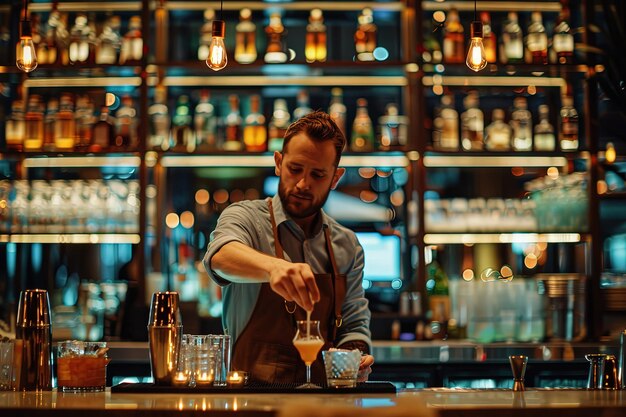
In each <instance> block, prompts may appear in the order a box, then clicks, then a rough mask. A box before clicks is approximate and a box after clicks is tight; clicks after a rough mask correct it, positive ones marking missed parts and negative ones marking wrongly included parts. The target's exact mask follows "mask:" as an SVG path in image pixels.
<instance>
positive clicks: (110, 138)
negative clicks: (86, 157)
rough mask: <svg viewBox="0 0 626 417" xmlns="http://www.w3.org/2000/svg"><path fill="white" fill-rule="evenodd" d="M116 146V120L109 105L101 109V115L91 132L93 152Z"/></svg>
mask: <svg viewBox="0 0 626 417" xmlns="http://www.w3.org/2000/svg"><path fill="white" fill-rule="evenodd" d="M112 146H115V120H114V119H113V117H111V113H110V111H109V108H108V107H107V106H102V108H101V109H100V117H99V119H98V121H97V122H96V123H94V125H93V129H92V133H91V145H90V146H89V150H90V151H91V152H102V151H106V150H108V149H109V147H112Z"/></svg>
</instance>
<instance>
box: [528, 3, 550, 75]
mask: <svg viewBox="0 0 626 417" xmlns="http://www.w3.org/2000/svg"><path fill="white" fill-rule="evenodd" d="M530 19H531V21H530V25H528V36H527V37H526V48H527V49H528V52H529V53H530V56H531V62H532V63H533V64H535V65H546V64H547V63H548V35H547V34H546V28H545V27H544V26H543V21H542V19H541V12H532V14H531V17H530Z"/></svg>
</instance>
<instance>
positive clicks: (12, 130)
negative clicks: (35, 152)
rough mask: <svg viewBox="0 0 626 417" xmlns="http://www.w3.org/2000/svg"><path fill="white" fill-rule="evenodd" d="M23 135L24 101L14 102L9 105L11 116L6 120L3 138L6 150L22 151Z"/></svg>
mask: <svg viewBox="0 0 626 417" xmlns="http://www.w3.org/2000/svg"><path fill="white" fill-rule="evenodd" d="M25 134H26V127H25V122H24V101H22V100H15V101H13V103H11V115H10V116H9V117H8V119H7V120H6V127H5V138H6V144H7V150H11V151H21V150H23V147H24V136H25Z"/></svg>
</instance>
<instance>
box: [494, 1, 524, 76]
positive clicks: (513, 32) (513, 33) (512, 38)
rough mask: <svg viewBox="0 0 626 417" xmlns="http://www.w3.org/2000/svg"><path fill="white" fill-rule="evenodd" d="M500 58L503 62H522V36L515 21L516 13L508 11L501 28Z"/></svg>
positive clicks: (520, 29)
mask: <svg viewBox="0 0 626 417" xmlns="http://www.w3.org/2000/svg"><path fill="white" fill-rule="evenodd" d="M500 60H501V61H502V63H504V64H519V63H522V62H524V36H523V34H522V28H521V27H520V25H519V23H518V21H517V13H516V12H509V14H508V18H507V20H505V22H504V27H503V28H502V50H501V51H500Z"/></svg>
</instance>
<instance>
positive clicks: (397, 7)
mask: <svg viewBox="0 0 626 417" xmlns="http://www.w3.org/2000/svg"><path fill="white" fill-rule="evenodd" d="M215 7H216V3H215V2H214V1H213V2H211V1H176V0H168V1H167V2H165V8H166V9H168V10H202V11H204V10H206V9H209V8H215ZM366 7H369V8H370V9H372V10H375V11H401V10H403V9H404V7H405V6H404V2H401V1H389V2H380V1H364V2H354V1H293V2H277V1H267V2H262V1H227V2H224V10H237V11H238V10H241V9H243V8H248V9H252V10H267V9H281V10H295V11H306V12H308V11H310V10H312V9H316V8H319V9H322V10H323V11H361V10H363V9H364V8H366Z"/></svg>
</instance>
